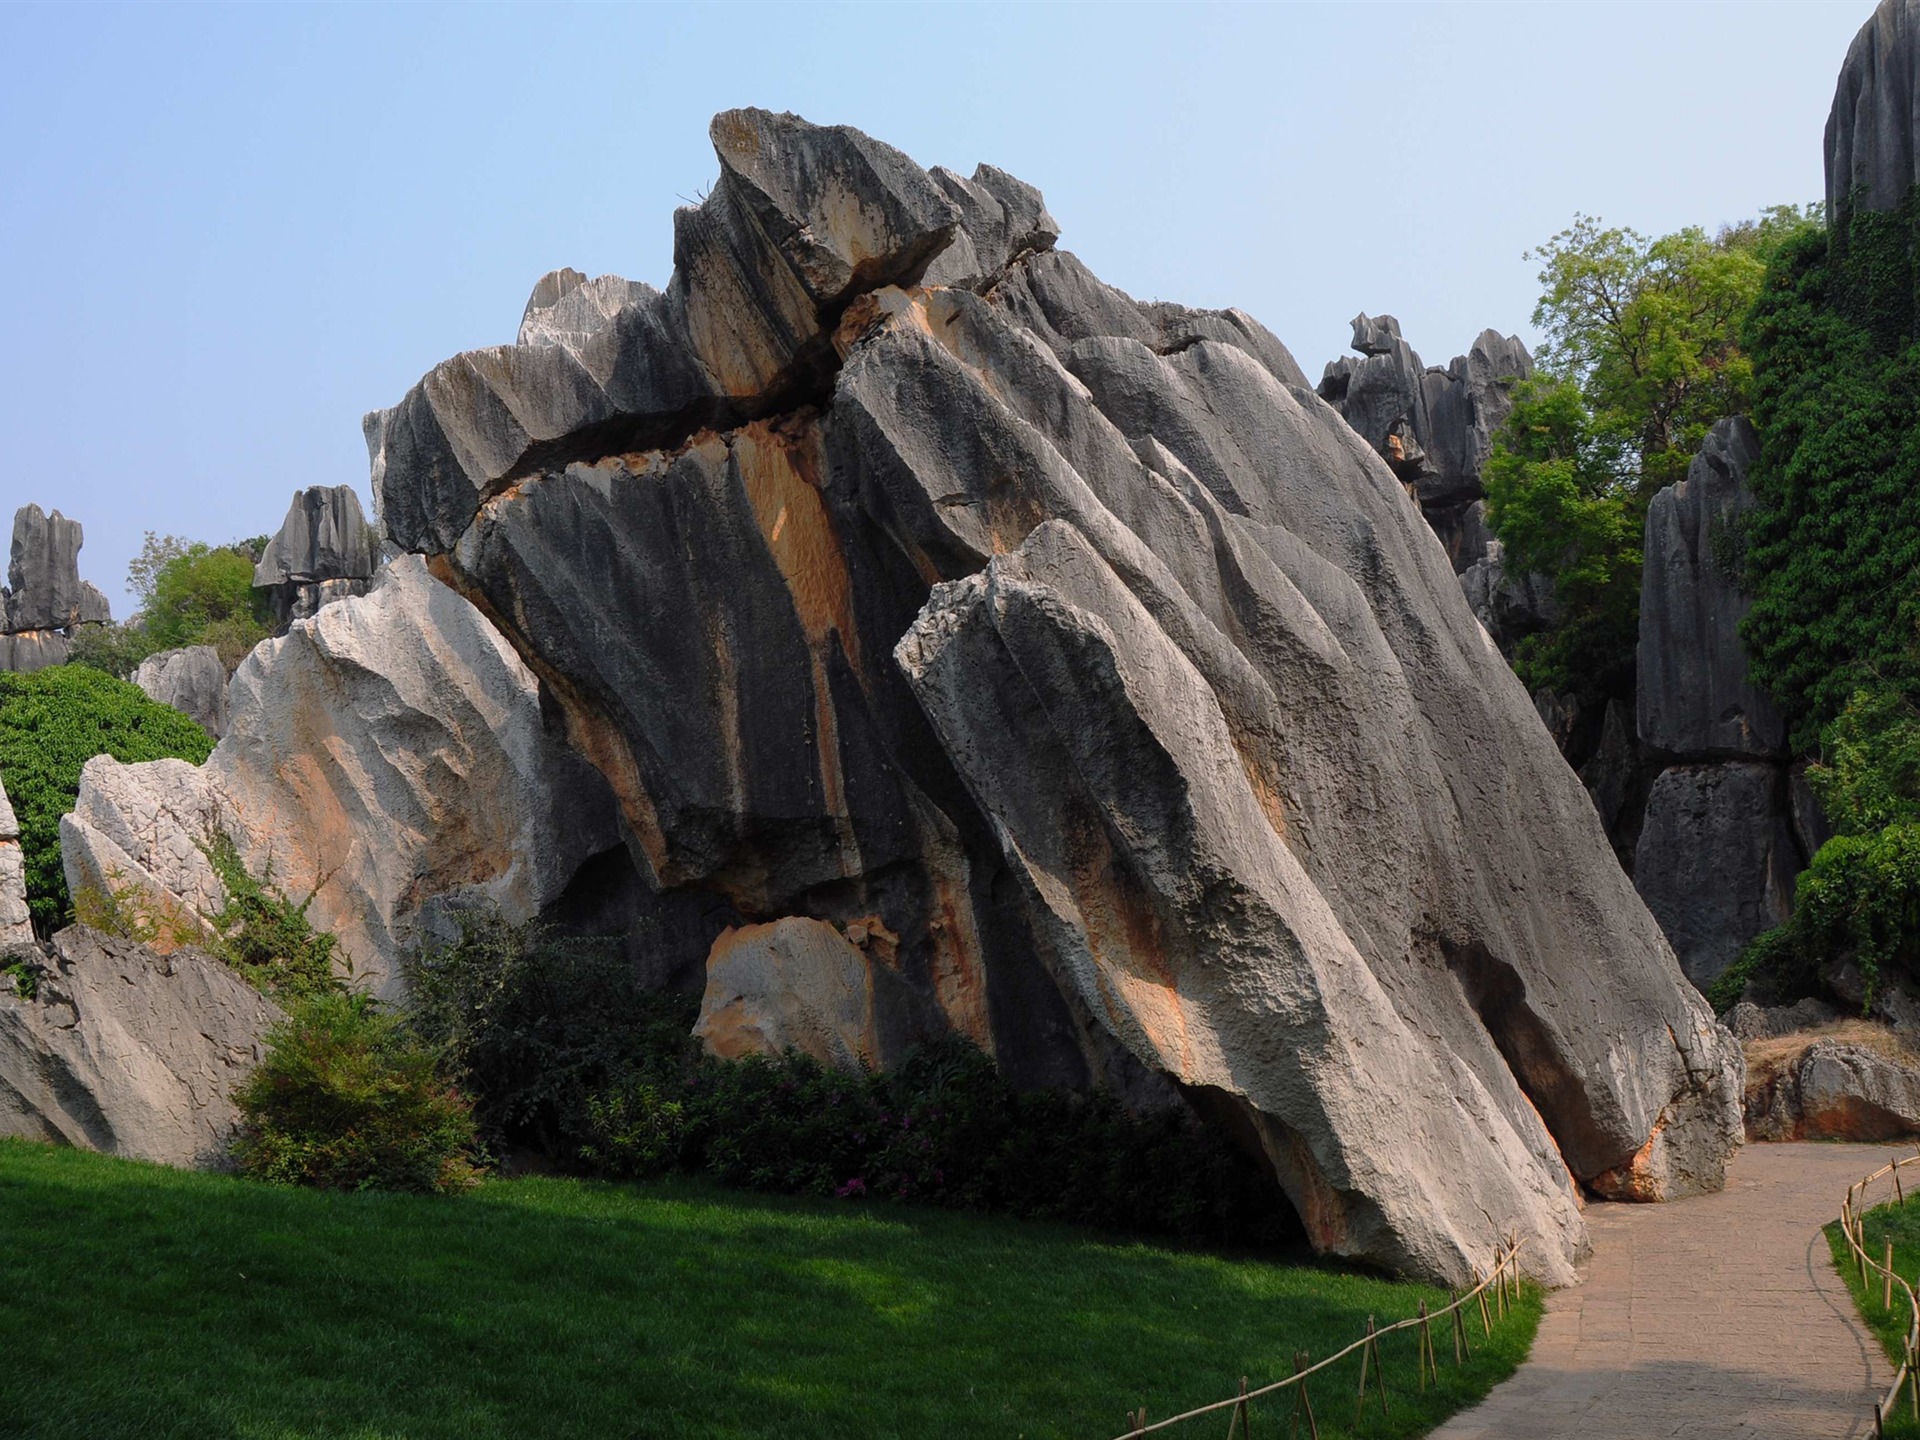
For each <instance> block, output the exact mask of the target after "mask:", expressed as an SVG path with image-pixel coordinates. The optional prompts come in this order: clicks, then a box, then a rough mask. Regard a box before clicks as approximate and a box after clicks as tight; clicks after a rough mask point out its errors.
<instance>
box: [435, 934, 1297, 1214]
mask: <svg viewBox="0 0 1920 1440" xmlns="http://www.w3.org/2000/svg"><path fill="white" fill-rule="evenodd" d="M408 978H409V982H410V986H411V990H412V994H413V997H414V998H413V1007H412V1011H411V1021H412V1023H413V1025H414V1026H415V1027H416V1029H417V1030H418V1032H419V1033H420V1034H421V1036H422V1038H423V1039H424V1040H426V1041H427V1042H428V1043H429V1044H432V1045H435V1046H436V1047H440V1048H442V1049H443V1051H444V1053H445V1055H446V1056H447V1059H448V1062H449V1064H450V1066H451V1067H452V1070H451V1073H452V1075H453V1078H455V1079H456V1080H457V1081H458V1083H460V1084H461V1086H462V1087H463V1088H464V1089H466V1090H467V1091H468V1092H469V1093H471V1094H472V1095H473V1096H474V1099H475V1106H476V1116H477V1118H478V1120H479V1123H480V1127H481V1132H482V1134H483V1135H484V1136H485V1137H486V1138H487V1139H488V1140H489V1142H490V1143H492V1144H494V1145H496V1146H498V1145H507V1144H515V1145H529V1146H532V1147H534V1148H536V1149H538V1150H539V1151H541V1152H542V1153H544V1154H545V1155H546V1156H548V1157H549V1158H550V1159H551V1160H553V1161H554V1162H556V1163H558V1164H560V1165H561V1166H563V1167H565V1168H568V1169H572V1170H576V1171H580V1172H584V1173H588V1174H596V1175H604V1176H615V1177H622V1178H636V1177H644V1176H652V1175H659V1174H664V1173H667V1172H670V1171H680V1172H685V1173H690V1174H703V1175H708V1176H711V1177H713V1178H715V1179H718V1180H721V1181H724V1182H725V1183H727V1184H731V1185H738V1186H743V1187H747V1188H750V1189H755V1190H764V1191H775V1192H781V1193H786V1194H799V1195H816V1196H839V1197H841V1198H843V1199H863V1198H864V1199H886V1200H904V1201H913V1202H916V1203H920V1204H930V1205H941V1206H949V1207H954V1208H960V1209H970V1210H989V1211H998V1212H1001V1213H1005V1214H1012V1215H1019V1216H1027V1217H1034V1218H1045V1219H1052V1220H1065V1221H1073V1222H1077V1223H1081V1224H1087V1225H1094V1226H1100V1227H1103V1228H1108V1229H1120V1230H1128V1231H1138V1232H1146V1233H1159V1234H1173V1235H1179V1236H1183V1237H1192V1238H1205V1239H1211V1240H1224V1241H1234V1242H1258V1241H1263V1240H1269V1239H1273V1238H1277V1234H1278V1230H1279V1227H1280V1226H1281V1225H1282V1224H1283V1223H1284V1222H1283V1221H1282V1220H1281V1219H1280V1217H1284V1216H1287V1215H1289V1214H1290V1213H1291V1212H1290V1210H1289V1208H1288V1206H1287V1205H1286V1203H1285V1201H1284V1200H1283V1199H1282V1198H1281V1196H1280V1194H1279V1192H1278V1189H1277V1187H1276V1186H1275V1185H1274V1184H1273V1182H1272V1181H1271V1180H1270V1179H1269V1178H1268V1177H1267V1175H1266V1174H1265V1172H1264V1170H1263V1169H1262V1167H1260V1166H1259V1165H1257V1164H1256V1163H1255V1162H1254V1161H1252V1160H1251V1159H1249V1158H1248V1157H1246V1156H1244V1155H1242V1154H1241V1153H1240V1152H1239V1151H1238V1150H1236V1149H1234V1148H1232V1147H1231V1146H1229V1145H1228V1144H1226V1143H1225V1142H1224V1141H1223V1140H1222V1139H1221V1138H1220V1137H1219V1135H1218V1134H1216V1133H1215V1132H1213V1131H1211V1130H1209V1129H1207V1128H1204V1127H1202V1126H1201V1125H1199V1124H1198V1123H1196V1122H1195V1120H1194V1119H1193V1118H1192V1116H1191V1115H1190V1114H1189V1113H1187V1112H1186V1111H1185V1110H1183V1109H1170V1110H1166V1111H1161V1112H1158V1113H1149V1114H1144V1115H1135V1114H1129V1113H1128V1112H1127V1111H1126V1110H1125V1109H1124V1108H1123V1107H1122V1106H1121V1105H1120V1104H1119V1103H1118V1101H1116V1100H1115V1099H1114V1098H1113V1097H1112V1096H1110V1095H1106V1094H1102V1093H1095V1094H1092V1095H1077V1094H1069V1093H1065V1092H1057V1091H1027V1090H1021V1089H1018V1088H1017V1087H1015V1086H1014V1085H1012V1084H1011V1083H1009V1082H1008V1080H1007V1079H1006V1078H1005V1077H1004V1076H1003V1075H1001V1073H1000V1071H999V1070H998V1068H997V1067H996V1066H995V1065H994V1063H993V1061H992V1060H991V1059H990V1058H988V1057H987V1056H986V1055H984V1054H982V1053H981V1052H980V1051H979V1050H978V1049H976V1048H975V1047H973V1046H972V1045H970V1044H968V1043H967V1042H966V1041H964V1040H962V1039H959V1038H958V1037H952V1036H949V1037H946V1038H943V1039H940V1040H937V1041H934V1042H932V1043H930V1044H927V1045H925V1046H922V1047H920V1048H919V1049H917V1050H915V1051H913V1052H912V1053H910V1054H909V1055H908V1056H907V1057H906V1058H905V1060H904V1061H903V1062H902V1063H901V1064H899V1065H898V1066H897V1067H895V1068H894V1069H893V1070H891V1071H888V1072H884V1073H878V1072H863V1073H858V1074H849V1073H844V1072H840V1071H836V1070H830V1069H827V1068H826V1067H824V1066H822V1065H820V1064H818V1063H817V1062H815V1061H813V1060H811V1059H809V1058H808V1057H806V1056H804V1055H800V1054H796V1053H792V1052H789V1053H787V1054H785V1055H780V1056H767V1057H755V1058H749V1059H744V1060H738V1061H721V1060H717V1059H714V1058H713V1057H711V1056H709V1055H706V1054H704V1053H703V1052H702V1050H701V1048H700V1046H699V1044H698V1042H697V1041H695V1040H694V1039H693V1038H692V1036H691V1034H690V1031H691V1028H692V1023H693V1019H694V1006H693V1004H692V1002H691V1000H690V999H688V998H687V997H684V996H678V995H671V994H661V993H654V992H648V991H647V990H645V989H643V988H642V987H641V986H640V984H639V982H638V980H637V978H636V977H635V975H634V973H633V969H632V967H631V965H630V963H628V962H626V961H625V960H624V959H623V958H622V957H621V956H620V955H619V954H618V953H617V952H616V951H615V950H614V949H612V948H611V947H607V946H601V945H596V944H594V943H593V942H588V941H579V940H566V939H561V938H558V937H555V936H553V935H550V934H545V933H543V932H541V931H540V930H538V929H536V928H530V927H514V926H509V925H505V924H503V923H502V922H500V921H499V920H498V919H497V918H493V917H475V918H470V919H469V920H468V921H467V923H466V926H465V931H464V935H463V937H462V939H461V940H460V941H459V942H458V943H456V944H453V945H449V946H444V947H441V948H438V949H433V950H429V951H427V952H426V953H424V954H423V955H421V956H420V957H418V959H416V960H415V961H414V962H413V963H412V964H411V965H410V967H409V975H408Z"/></svg>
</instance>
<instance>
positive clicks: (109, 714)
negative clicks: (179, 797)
mask: <svg viewBox="0 0 1920 1440" xmlns="http://www.w3.org/2000/svg"><path fill="white" fill-rule="evenodd" d="M212 749H213V742H212V741H211V740H209V739H208V738H207V732H206V731H204V730H202V729H201V728H200V727H199V726H198V725H196V724H195V723H194V722H193V721H191V720H189V719H188V718H187V717H186V716H184V715H182V714H181V713H180V712H179V711H178V710H174V709H171V708H169V707H167V706H165V705H157V704H155V703H154V702H153V701H151V700H149V699H148V698H147V697H146V696H145V695H144V694H142V693H141V692H140V690H139V689H137V688H136V687H134V686H132V685H128V684H126V683H125V682H123V681H120V680H115V679H114V678H112V677H111V676H109V675H104V674H102V673H100V672H99V671H97V670H91V669H88V668H85V667H83V666H78V665H59V666H55V667H53V668H52V669H49V670H41V671H37V672H35V673H34V674H31V675H17V674H4V673H0V779H4V782H5V784H6V787H7V794H8V796H9V798H10V799H11V800H12V801H13V807H14V811H15V813H16V814H17V816H18V818H19V821H20V847H21V850H22V851H23V852H24V858H25V861H26V872H27V906H28V909H29V910H30V911H31V912H32V914H33V921H34V925H35V926H36V927H37V928H38V929H40V930H41V932H42V933H45V932H47V931H50V930H54V929H57V928H59V926H60V925H62V924H63V923H65V922H66V921H67V920H68V919H69V918H70V916H71V912H72V900H71V897H70V896H69V895H68V894H67V881H66V876H65V874H64V873H63V872H62V870H61V865H60V817H61V816H62V815H64V814H66V813H67V812H68V811H70V810H72V809H73V802H74V797H75V796H76V795H77V794H78V793H79V790H80V768H81V767H82V766H83V765H85V764H86V763H87V761H89V760H91V759H92V758H93V757H94V756H96V755H111V756H113V758H114V759H116V760H121V761H126V762H129V763H131V762H134V761H140V760H160V759H165V758H167V757H173V758H177V759H181V760H190V761H192V762H193V763H194V764H196V765H198V764H200V763H201V762H203V761H204V760H205V759H206V758H207V755H208V754H209V753H210V752H211V751H212Z"/></svg>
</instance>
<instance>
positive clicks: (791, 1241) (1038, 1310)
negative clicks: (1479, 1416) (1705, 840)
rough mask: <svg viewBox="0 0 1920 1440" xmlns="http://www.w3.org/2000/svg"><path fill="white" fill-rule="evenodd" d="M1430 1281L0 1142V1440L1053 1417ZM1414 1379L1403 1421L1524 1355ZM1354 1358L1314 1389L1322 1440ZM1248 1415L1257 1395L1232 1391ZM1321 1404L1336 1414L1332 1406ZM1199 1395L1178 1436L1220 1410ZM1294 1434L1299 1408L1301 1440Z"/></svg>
mask: <svg viewBox="0 0 1920 1440" xmlns="http://www.w3.org/2000/svg"><path fill="white" fill-rule="evenodd" d="M1443 1298H1444V1297H1443V1296H1441V1295H1440V1294H1438V1293H1437V1292H1435V1291H1433V1290H1431V1289H1428V1288H1424V1287H1420V1286H1413V1285H1405V1284H1399V1283H1395V1282H1391V1281H1386V1280H1382V1279H1378V1278H1374V1277H1371V1276H1365V1275H1358V1274H1353V1273H1348V1272H1344V1271H1340V1270H1335V1269H1331V1268H1327V1267H1323V1266H1316V1265H1302V1264H1295V1265H1282V1264H1275V1263H1271V1262H1269V1261H1263V1260H1258V1259H1248V1258H1228V1257H1223V1256H1218V1255H1211V1254H1205V1253H1200V1252H1183V1251H1177V1250H1169V1249H1163V1248H1155V1247H1151V1246H1148V1245H1143V1244H1134V1243H1129V1242H1127V1241H1124V1240H1117V1239H1114V1238H1111V1237H1104V1236H1100V1235H1095V1234H1091V1233H1088V1232H1085V1231H1079V1230H1072V1229H1066V1228H1061V1227H1055V1226H1048V1225H1039V1224H1032V1223H1022V1222H1014V1221H1009V1220H1002V1219H994V1218H990V1217H982V1216H973V1215H960V1214H952V1213H945V1212H939V1211H926V1210H914V1209H907V1208H893V1207H887V1206H856V1205H851V1204H845V1203H839V1204H836V1203H829V1202H810V1201H797V1200H784V1199H770V1198H766V1197H763V1196H757V1195H749V1194H745V1193H741V1192H736V1191H727V1190H720V1189H716V1188H713V1187H711V1186H705V1185H698V1184H693V1183H687V1182H665V1183H659V1184H651V1185H637V1186H629V1185H606V1184H595V1183H589V1182H583V1181H577V1180H558V1179H522V1180H511V1181H490V1182H488V1183H487V1184H485V1185H483V1186H481V1187H480V1188H479V1189H478V1190H476V1191H474V1192H472V1193H470V1194H467V1195H464V1196H461V1197H459V1198H455V1199H436V1198H425V1197H414V1196H400V1195H377V1194H367V1195H340V1194H318V1193H314V1192H310V1191H301V1190H286V1189H276V1188H271V1187H268V1186H264V1185H259V1184H255V1183H253V1182H249V1181H245V1180H240V1179H237V1178H232V1177H228V1176H216V1175H200V1174H185V1173H181V1172H177V1171H172V1170H165V1169H160V1168H157V1167H154V1166H149V1165H142V1164H137V1163H133V1162H129V1161H122V1160H111V1159H107V1158H104V1157H101V1156H98V1155H92V1154H85V1153H81V1152H76V1151H72V1150H63V1149H56V1148H53V1147H49V1146H42V1145H34V1144H27V1143H23V1142H18V1141H5V1140H0V1357H3V1358H0V1434H4V1435H7V1436H19V1437H45V1440H51V1437H75V1440H78V1437H86V1440H113V1437H123V1436H128V1437H130V1436H139V1437H142V1440H152V1437H165V1436H179V1437H189V1436H191V1437H194V1440H218V1437H247V1440H254V1437H262V1440H264V1437H295V1436H299V1437H322V1436H324V1437H355V1440H375V1437H379V1440H401V1437H406V1440H415V1437H420V1440H425V1437H447V1440H453V1437H459V1440H476V1437H491V1436H500V1437H516V1440H517V1437H573V1436H577V1437H583V1440H584V1437H592V1440H618V1437H627V1436H647V1437H654V1436H689V1437H692V1436H700V1437H726V1436H742V1437H744V1436H754V1437H775V1436H778V1437H781V1440H804V1437H820V1440H827V1437H833V1440H869V1437H882V1436H910V1437H914V1440H932V1437H939V1436H956V1437H958V1436H966V1437H969V1440H976V1437H986V1436H1006V1437H1009V1440H1012V1437H1016V1436H1029V1437H1040V1436H1071V1437H1076V1440H1106V1437H1109V1436H1112V1435H1114V1434H1116V1433H1117V1432H1119V1431H1120V1430H1122V1429H1123V1428H1124V1425H1125V1414H1126V1412H1127V1411H1128V1410H1129V1409H1130V1408H1133V1407H1137V1406H1139V1405H1143V1404H1144V1405H1145V1406H1146V1407H1147V1409H1148V1412H1149V1418H1153V1417H1158V1416H1166V1415H1170V1414H1173V1413H1175V1412H1176V1411H1178V1410H1181V1409H1185V1408H1187V1407H1189V1406H1192V1405H1195V1404H1200V1403H1204V1402H1206V1401H1209V1400H1214V1399H1220V1398H1223V1397H1224V1396H1226V1395H1229V1394H1231V1393H1233V1391H1234V1390H1235V1389H1236V1388H1237V1386H1238V1384H1239V1380H1240V1377H1241V1376H1242V1375H1243V1374H1244V1375H1249V1376H1251V1377H1253V1381H1254V1383H1255V1384H1256V1385H1257V1384H1259V1383H1261V1382H1262V1381H1264V1380H1268V1379H1277V1378H1279V1377H1280V1376H1281V1375H1283V1374H1285V1373H1287V1372H1288V1371H1289V1369H1290V1368H1291V1365H1290V1362H1291V1356H1292V1353H1293V1352H1294V1351H1295V1350H1307V1351H1310V1352H1312V1353H1313V1354H1315V1355H1324V1354H1326V1353H1328V1352H1329V1351H1330V1350H1332V1349H1334V1348H1337V1347H1339V1346H1341V1345H1344V1344H1346V1343H1347V1342H1348V1341H1349V1340H1351V1339H1353V1338H1355V1337H1356V1336H1357V1335H1358V1334H1359V1333H1360V1331H1361V1330H1362V1329H1363V1328H1364V1326H1365V1323H1366V1319H1367V1316H1368V1315H1369V1314H1372V1315H1375V1316H1377V1317H1379V1319H1380V1321H1381V1323H1383V1324H1384V1323H1386V1322H1387V1321H1388V1320H1391V1319H1398V1318H1401V1317H1402V1316H1405V1315H1408V1314H1410V1313H1412V1312H1413V1310H1414V1308H1415V1306H1416V1305H1417V1304H1418V1303H1419V1302H1420V1301H1421V1300H1423V1299H1424V1300H1426V1301H1427V1302H1428V1303H1429V1304H1432V1303H1434V1302H1436V1301H1439V1300H1443ZM1538 1316H1539V1305H1538V1299H1537V1297H1536V1296H1535V1295H1533V1294H1532V1293H1531V1291H1530V1292H1529V1294H1528V1296H1527V1297H1526V1299H1525V1300H1523V1302H1522V1303H1521V1304H1520V1305H1519V1306H1517V1307H1516V1309H1515V1311H1514V1314H1513V1315H1512V1317H1511V1318H1509V1319H1508V1320H1507V1321H1505V1322H1503V1323H1502V1324H1501V1325H1500V1326H1499V1328H1497V1329H1496V1331H1495V1335H1494V1339H1493V1341H1492V1342H1491V1343H1488V1342H1484V1341H1482V1340H1481V1338H1480V1330H1479V1325H1478V1322H1477V1321H1476V1322H1475V1325H1474V1329H1473V1335H1474V1343H1475V1354H1474V1358H1473V1359H1472V1361H1471V1362H1470V1363H1469V1364H1468V1366H1467V1367H1466V1368H1465V1369H1463V1370H1456V1369H1455V1368H1454V1364H1453V1359H1452V1348H1451V1345H1450V1344H1448V1345H1443V1346H1442V1347H1441V1348H1442V1355H1443V1357H1444V1358H1443V1360H1442V1368H1441V1384H1440V1386H1439V1388H1438V1390H1437V1391H1435V1392H1433V1393H1431V1394H1429V1395H1427V1396H1426V1397H1424V1398H1423V1397H1420V1396H1418V1395H1417V1394H1416V1393H1415V1388H1414V1376H1415V1372H1414V1361H1413V1342H1412V1340H1411V1339H1402V1338H1400V1337H1395V1339H1394V1341H1393V1342H1390V1343H1389V1344H1388V1345H1387V1346H1386V1350H1387V1376H1388V1383H1389V1386H1390V1387H1391V1394H1392V1400H1393V1419H1392V1422H1391V1424H1382V1423H1380V1422H1379V1419H1378V1413H1377V1408H1376V1410H1375V1411H1374V1412H1373V1418H1372V1420H1371V1421H1370V1423H1368V1424H1367V1425H1366V1426H1365V1427H1364V1428H1363V1429H1362V1430H1361V1431H1359V1432H1358V1433H1360V1434H1363V1435H1369V1436H1389V1435H1391V1436H1408V1435H1417V1434H1420V1433H1422V1432H1424V1431H1425V1430H1426V1429H1427V1428H1429V1427H1430V1426H1431V1425H1432V1424H1433V1423H1434V1422H1435V1421H1436V1420H1438V1419H1439V1418H1440V1417H1442V1416H1443V1415H1445V1414H1447V1413H1449V1412H1451V1411H1452V1410H1454V1409H1457V1408H1459V1407H1460V1406H1461V1405H1463V1404H1465V1403H1467V1402H1469V1401H1470V1400H1472V1399H1474V1398H1477V1397H1478V1396H1479V1395H1481V1394H1483V1393H1485V1391H1486V1390H1487V1388H1488V1387H1489V1386H1490V1385H1492V1384H1493V1383H1494V1382H1495V1381H1496V1380H1498V1379H1500V1378H1501V1377H1503V1376H1505V1375H1507V1374H1508V1373H1510V1372H1511V1371H1512V1369H1513V1367H1514V1366H1515V1364H1517V1363H1518V1361H1519V1359H1520V1357H1521V1356H1522V1355H1524V1354H1525V1352H1526V1348H1527V1346H1528V1344H1529V1343H1530V1342H1531V1340H1532V1336H1533V1331H1534V1327H1535V1324H1536V1323H1537V1320H1538ZM1353 1385H1354V1372H1353V1371H1352V1370H1351V1369H1348V1368H1345V1367H1343V1368H1342V1369H1341V1370H1340V1371H1339V1372H1338V1373H1337V1375H1336V1376H1335V1377H1334V1378H1333V1379H1332V1380H1331V1381H1330V1382H1329V1383H1327V1384H1325V1385H1323V1386H1322V1387H1320V1388H1318V1389H1317V1390H1316V1392H1315V1402H1316V1403H1315V1408H1316V1410H1317V1411H1318V1413H1319V1416H1320V1419H1321V1427H1322V1428H1321V1433H1322V1434H1323V1435H1339V1434H1345V1433H1347V1432H1346V1431H1345V1430H1344V1429H1342V1425H1343V1424H1344V1423H1346V1422H1350V1421H1351V1419H1352V1412H1353ZM1255 1416H1256V1419H1255V1425H1256V1427H1257V1429H1264V1430H1265V1431H1266V1433H1268V1434H1275V1433H1277V1432H1276V1430H1275V1428H1274V1427H1275V1425H1276V1424H1283V1423H1284V1421H1285V1418H1286V1410H1285V1408H1284V1407H1283V1406H1278V1405H1276V1406H1272V1407H1269V1408H1266V1409H1260V1408H1256V1411H1255ZM1329 1421H1331V1422H1333V1423H1331V1424H1329ZM1226 1428H1227V1425H1226V1417H1225V1416H1224V1415H1222V1416H1209V1417H1207V1418H1206V1419H1205V1420H1204V1421H1201V1422H1195V1423H1194V1424H1191V1425H1189V1426H1187V1427H1185V1428H1184V1429H1183V1430H1179V1431H1175V1432H1173V1433H1174V1434H1176V1435H1181V1436H1187V1435H1192V1436H1199V1435H1205V1436H1208V1437H1209V1440H1217V1437H1218V1436H1220V1435H1222V1434H1224V1433H1225V1431H1226ZM1302 1433H1303V1434H1304V1433H1305V1431H1304V1428H1303V1430H1302Z"/></svg>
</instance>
